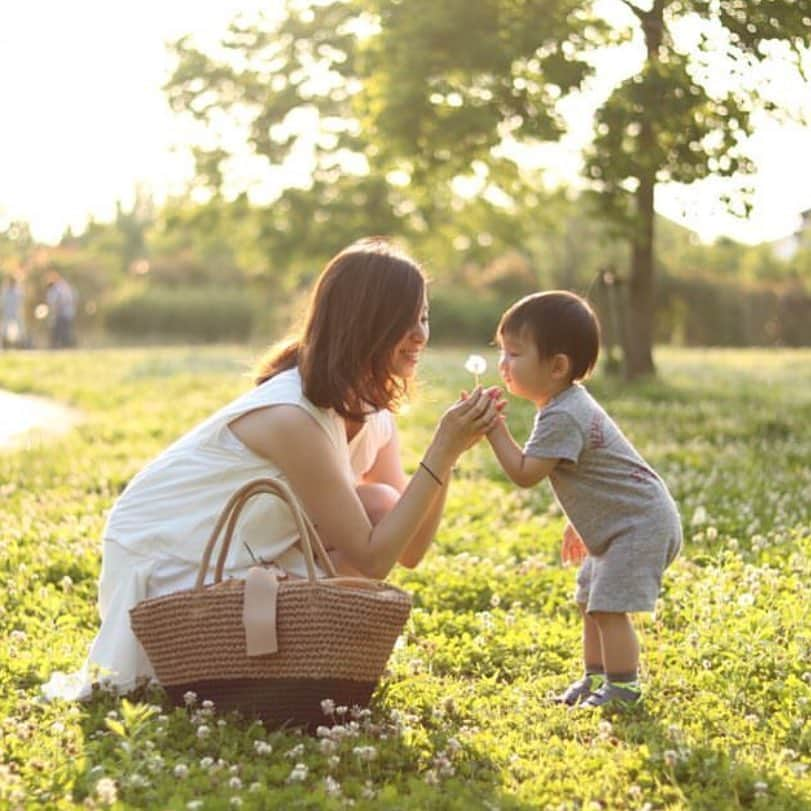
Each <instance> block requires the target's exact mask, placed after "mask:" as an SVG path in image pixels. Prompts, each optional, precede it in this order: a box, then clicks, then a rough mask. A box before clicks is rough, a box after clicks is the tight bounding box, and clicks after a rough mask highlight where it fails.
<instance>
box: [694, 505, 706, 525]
mask: <svg viewBox="0 0 811 811" xmlns="http://www.w3.org/2000/svg"><path fill="white" fill-rule="evenodd" d="M706 523H707V510H706V508H705V507H696V508H695V510H694V512H693V517H692V518H691V519H690V525H691V526H694V527H700V526H703V525H704V524H706Z"/></svg>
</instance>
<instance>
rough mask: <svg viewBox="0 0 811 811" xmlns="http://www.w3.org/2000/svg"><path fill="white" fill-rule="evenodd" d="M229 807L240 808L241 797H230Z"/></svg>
mask: <svg viewBox="0 0 811 811" xmlns="http://www.w3.org/2000/svg"><path fill="white" fill-rule="evenodd" d="M230 804H231V808H241V807H242V797H231V801H230Z"/></svg>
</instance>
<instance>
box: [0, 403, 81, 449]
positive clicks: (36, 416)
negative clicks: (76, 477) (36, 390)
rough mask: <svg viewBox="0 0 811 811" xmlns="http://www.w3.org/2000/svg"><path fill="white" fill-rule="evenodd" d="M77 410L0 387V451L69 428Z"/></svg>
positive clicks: (57, 433)
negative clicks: (0, 388)
mask: <svg viewBox="0 0 811 811" xmlns="http://www.w3.org/2000/svg"><path fill="white" fill-rule="evenodd" d="M78 421H79V413H78V412H77V411H74V410H72V409H70V408H67V407H66V406H63V405H60V404H59V403H56V402H54V401H53V400H46V399H45V398H44V397H33V396H31V395H28V394H13V393H12V392H10V391H2V390H0V451H4V450H10V449H12V448H19V447H21V446H24V445H26V444H30V443H32V442H38V441H41V440H43V439H47V438H48V437H54V436H59V435H61V434H64V433H66V432H67V431H69V430H70V429H71V428H72V427H73V426H74V425H75V424H76V423H77V422H78Z"/></svg>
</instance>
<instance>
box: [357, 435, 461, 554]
mask: <svg viewBox="0 0 811 811" xmlns="http://www.w3.org/2000/svg"><path fill="white" fill-rule="evenodd" d="M449 479H450V476H447V477H446V478H445V479H444V481H443V482H442V487H440V488H438V492H437V497H436V498H435V499H434V500H433V501H432V502H431V505H430V506H429V507H428V510H427V511H426V513H425V515H424V516H423V519H422V522H421V523H420V525H419V528H418V529H417V532H416V533H415V535H414V537H413V538H412V540H411V542H410V543H409V544H408V546H407V547H406V548H405V549H404V550H403V552H402V553H401V554H400V557H399V558H398V562H399V563H401V564H402V565H403V566H407V567H408V568H409V569H413V568H414V567H415V566H416V565H417V564H418V563H419V562H420V561H421V560H422V559H423V557H425V553H426V552H427V551H428V547H429V546H430V545H431V541H433V539H434V535H435V534H436V531H437V527H438V526H439V522H440V519H441V518H442V511H443V509H444V507H445V497H446V496H447V494H448V481H449ZM363 481H364V483H365V482H375V483H380V484H388V485H390V486H391V487H393V488H394V489H395V490H397V491H398V492H400V493H402V492H403V491H404V490H405V488H406V486H407V485H408V477H407V476H406V474H405V471H404V470H403V463H402V459H401V457H400V438H399V436H398V434H397V428H396V426H394V427H393V433H392V436H391V439H390V440H389V441H388V442H387V443H386V444H385V445H384V446H383V447H382V448H381V449H380V451H379V452H378V454H377V458H376V459H375V462H374V464H373V465H372V467H371V468H370V469H369V470H368V471H367V473H366V474H365V475H364V477H363Z"/></svg>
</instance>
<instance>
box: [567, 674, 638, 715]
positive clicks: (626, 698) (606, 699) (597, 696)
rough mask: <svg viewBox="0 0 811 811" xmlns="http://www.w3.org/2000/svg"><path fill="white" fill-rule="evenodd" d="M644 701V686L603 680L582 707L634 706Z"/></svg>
mask: <svg viewBox="0 0 811 811" xmlns="http://www.w3.org/2000/svg"><path fill="white" fill-rule="evenodd" d="M641 701H642V688H641V687H639V685H635V686H633V687H631V686H629V685H622V686H621V685H619V684H612V683H611V682H610V681H606V682H603V684H602V685H601V686H600V687H598V688H597V689H596V690H595V691H594V692H593V693H592V694H591V695H590V696H589V697H588V698H586V699H585V700H584V701H583V702H582V703H581V704H580V706H581V707H615V708H617V709H619V708H624V707H632V706H634V705H635V704H639V703H640V702H641Z"/></svg>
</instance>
